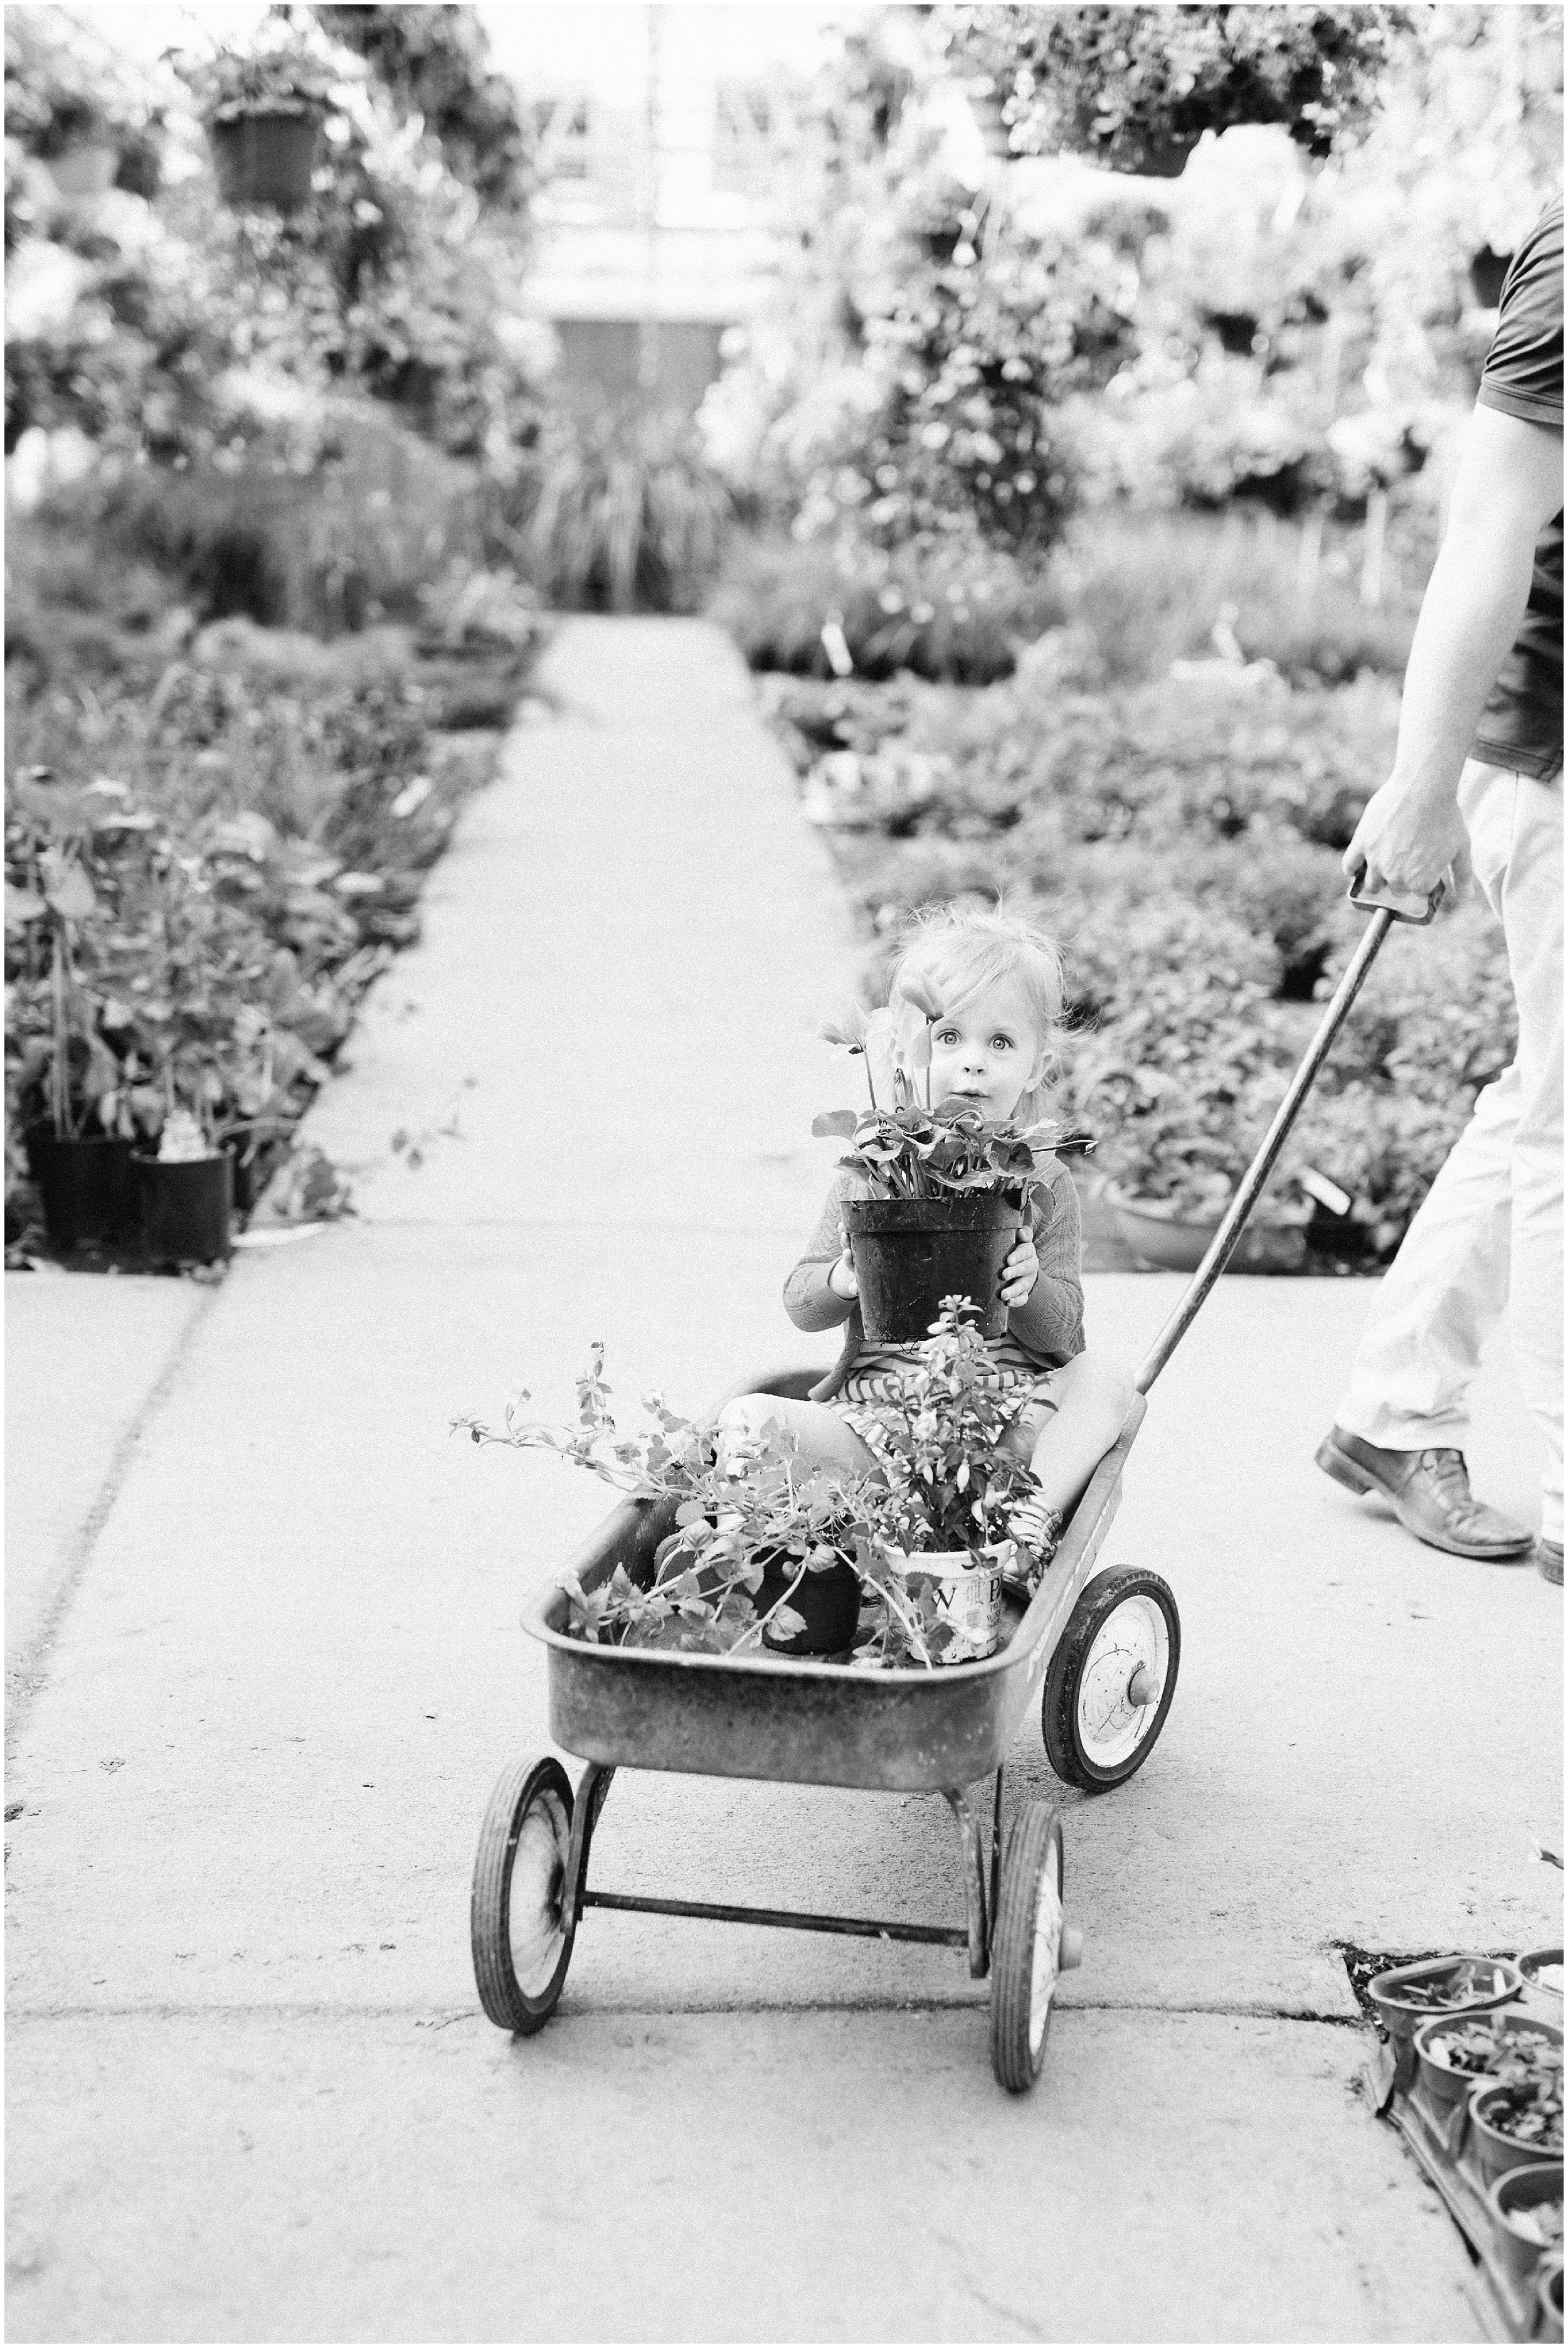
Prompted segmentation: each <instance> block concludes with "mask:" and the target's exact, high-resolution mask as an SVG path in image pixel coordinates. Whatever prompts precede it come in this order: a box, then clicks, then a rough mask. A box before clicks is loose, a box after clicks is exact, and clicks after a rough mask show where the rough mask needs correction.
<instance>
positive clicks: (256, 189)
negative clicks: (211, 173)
mask: <svg viewBox="0 0 1568 2348" xmlns="http://www.w3.org/2000/svg"><path fill="white" fill-rule="evenodd" d="M323 120H324V116H323V115H321V114H284V113H278V112H257V113H255V114H233V115H231V116H230V117H229V118H227V120H225V121H221V122H219V121H212V122H209V123H208V125H207V144H208V146H209V148H210V149H211V153H212V168H213V170H215V171H216V172H217V174H218V192H219V194H220V196H221V197H222V199H223V201H224V202H225V203H226V204H227V205H228V206H229V208H230V210H231V211H279V212H295V211H299V210H300V208H301V207H302V205H304V204H307V203H308V202H309V201H310V196H311V182H312V179H313V175H314V172H315V168H316V154H317V150H318V149H319V148H320V145H321V136H322V124H323Z"/></svg>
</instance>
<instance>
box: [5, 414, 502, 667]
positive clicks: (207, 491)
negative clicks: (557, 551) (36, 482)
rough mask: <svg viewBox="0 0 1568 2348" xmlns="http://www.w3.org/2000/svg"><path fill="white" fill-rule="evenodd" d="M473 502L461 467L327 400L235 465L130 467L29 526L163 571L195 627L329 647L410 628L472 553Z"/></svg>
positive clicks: (470, 479) (61, 501)
mask: <svg viewBox="0 0 1568 2348" xmlns="http://www.w3.org/2000/svg"><path fill="white" fill-rule="evenodd" d="M475 502H476V481H475V477H474V475H473V473H472V472H471V471H470V470H469V469H467V468H466V467H464V466H462V465H460V464H458V463H457V462H456V459H454V458H449V457H446V456H443V455H442V453H441V451H440V450H439V449H437V448H432V447H431V446H430V444H429V443H428V442H427V441H424V440H421V439H419V438H417V437H416V436H415V435H414V434H413V433H411V432H408V431H406V430H405V429H404V427H401V426H400V425H399V424H398V423H397V422H396V421H395V418H393V417H389V416H388V415H387V414H386V413H385V411H384V410H378V409H376V408H375V407H371V406H369V405H368V404H365V405H363V406H356V405H354V404H351V403H348V402H337V403H333V404H332V405H331V406H330V407H328V408H327V409H325V410H323V411H320V412H318V413H316V414H314V415H313V416H312V417H310V419H309V421H308V423H307V424H306V425H305V426H304V427H303V428H302V431H300V432H286V431H273V432H272V433H270V434H268V435H265V436H262V437H261V438H259V439H258V441H257V442H256V443H255V444H254V446H253V447H252V448H251V450H250V451H249V452H248V453H247V455H246V457H245V458H244V459H243V461H242V462H241V463H240V464H238V465H237V466H233V467H231V466H228V465H223V466H220V465H217V464H201V465H193V466H190V467H189V468H186V469H181V470H166V469H162V468H159V467H145V466H142V467H135V468H128V469H125V470H124V471H122V472H120V473H118V475H115V474H108V475H106V476H104V477H101V478H99V479H94V480H93V481H90V482H87V483H84V484H83V485H82V486H81V487H80V488H79V489H77V490H75V491H72V492H70V493H68V494H67V493H62V494H60V495H58V496H56V498H54V499H51V500H50V501H49V503H48V505H47V506H46V508H45V509H43V510H41V512H40V514H39V516H38V518H37V519H38V521H39V524H40V526H41V527H42V528H43V529H45V530H49V531H54V532H57V533H60V534H62V535H65V536H67V537H70V536H79V537H81V538H84V539H86V540H87V541H89V542H90V543H92V544H93V545H94V546H97V547H107V548H108V549H109V550H110V551H112V553H113V554H114V555H115V556H116V557H117V558H118V560H119V561H121V562H141V563H143V564H146V565H148V566H149V567H151V568H153V569H155V570H157V571H159V572H162V573H163V574H164V575H165V576H166V577H167V578H169V579H170V580H172V581H173V582H176V584H177V588H178V592H179V593H180V595H182V596H183V597H184V598H185V599H186V600H187V601H189V602H190V604H191V605H192V606H193V608H194V609H195V611H196V613H197V614H198V615H199V616H200V617H201V618H203V619H224V618H227V617H228V616H229V615H230V614H231V613H243V614H244V615H245V616H246V617H247V618H250V619H252V620H255V621H258V622H260V623H261V624H262V625H263V626H272V627H283V628H292V629H298V630H302V631H304V632H306V633H311V634H313V635H319V636H324V637H331V636H335V635H339V634H341V633H343V632H344V631H345V630H348V629H354V628H361V627H364V626H365V625H366V624H367V623H372V622H374V621H376V620H381V619H406V620H414V619H417V618H418V616H419V613H420V610H421V602H420V598H421V592H422V591H423V590H425V589H426V588H427V587H429V586H431V585H432V584H434V583H435V582H436V581H438V580H439V579H440V578H441V577H442V575H443V574H444V573H445V572H446V571H447V570H448V568H449V566H450V565H451V564H452V562H453V561H455V560H458V559H460V558H461V557H463V556H464V555H465V554H466V555H469V556H470V557H471V556H472V554H473V553H474V551H476V550H477V531H476V523H475Z"/></svg>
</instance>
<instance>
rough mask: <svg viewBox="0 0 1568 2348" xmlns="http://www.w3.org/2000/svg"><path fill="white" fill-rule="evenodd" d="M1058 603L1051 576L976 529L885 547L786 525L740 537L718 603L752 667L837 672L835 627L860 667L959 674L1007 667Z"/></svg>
mask: <svg viewBox="0 0 1568 2348" xmlns="http://www.w3.org/2000/svg"><path fill="white" fill-rule="evenodd" d="M1060 614H1061V603H1060V600H1059V598H1058V597H1057V596H1056V595H1055V594H1054V593H1053V592H1051V591H1050V589H1049V588H1047V587H1045V586H1043V585H1042V584H1040V582H1037V581H1036V580H1034V579H1031V578H1030V576H1029V574H1028V573H1027V572H1025V571H1024V570H1023V569H1022V567H1021V566H1020V565H1019V564H1018V563H1017V562H1016V561H1014V560H1013V559H1012V558H1011V557H1009V556H1008V555H1005V554H999V553H994V552H990V551H987V550H984V549H982V548H979V547H977V546H976V545H975V544H974V543H973V542H972V541H970V542H969V543H968V544H961V543H958V542H950V541H941V540H937V541H932V542H930V543H928V544H927V545H926V546H923V547H921V548H918V549H914V548H906V549H894V550H889V551H880V550H877V549H876V548H873V547H869V546H866V545H864V544H860V543H857V542H855V541H839V542H837V543H829V542H828V541H825V540H806V541H802V540H798V539H792V538H786V537H784V536H782V535H780V536H776V537H763V538H747V539H744V540H742V541H739V542H738V543H737V544H736V546H735V547H734V549H733V551H732V554H731V557H730V560H729V561H728V563H727V564H726V566H725V570H724V572H723V578H722V579H721V581H720V583H719V587H718V591H717V592H716V594H715V596H714V598H713V600H712V603H711V604H710V605H709V616H710V617H711V618H712V619H713V620H716V621H717V622H718V623H719V624H720V625H721V626H722V627H725V628H727V629H728V630H729V632H730V633H731V634H732V635H733V637H734V639H735V642H736V644H738V645H739V646H740V649H741V652H742V654H743V655H744V657H745V660H746V661H747V663H748V664H749V665H750V666H751V667H753V668H756V669H774V670H783V671H786V672H788V673H790V674H792V675H804V676H820V677H825V676H829V675H832V674H833V672H834V662H833V659H832V657H831V655H830V653H829V650H828V644H829V643H830V642H835V638H834V634H833V631H834V630H835V629H836V630H837V631H838V632H839V635H838V638H837V639H836V641H837V642H838V643H840V644H841V646H842V650H841V653H840V657H841V659H843V658H847V659H848V660H849V661H850V663H851V664H853V669H854V673H855V674H856V675H858V676H862V677H866V678H871V679H877V678H886V677H891V676H895V675H900V674H904V673H907V674H909V675H915V676H922V677H928V678H933V679H941V680H944V681H946V682H948V683H951V684H956V685H989V683H991V682H992V681H993V679H995V678H997V677H1002V676H1006V675H1009V674H1010V672H1011V670H1012V667H1013V664H1014V662H1015V660H1016V658H1017V655H1018V650H1019V647H1020V644H1022V643H1024V642H1026V641H1027V640H1028V639H1029V638H1030V637H1031V636H1034V635H1037V634H1038V633H1040V629H1041V628H1042V627H1045V626H1047V625H1048V624H1049V623H1050V621H1051V620H1053V619H1055V618H1057V617H1059V616H1060Z"/></svg>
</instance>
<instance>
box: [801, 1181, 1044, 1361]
mask: <svg viewBox="0 0 1568 2348" xmlns="http://www.w3.org/2000/svg"><path fill="white" fill-rule="evenodd" d="M1026 1220H1027V1217H1026V1215H1025V1213H1024V1210H1023V1209H1022V1208H1021V1207H1019V1206H1017V1205H1015V1204H1014V1203H1013V1201H1012V1200H1009V1198H1008V1197H1007V1195H1006V1193H1005V1192H1004V1191H1000V1190H971V1191H969V1192H968V1193H967V1194H966V1195H965V1196H963V1197H960V1198H952V1199H850V1200H846V1201H845V1208H844V1226H845V1231H847V1232H848V1233H849V1245H850V1249H851V1251H852V1253H853V1255H854V1257H855V1277H856V1281H857V1282H859V1287H860V1314H861V1319H862V1320H863V1321H864V1322H865V1324H866V1342H867V1343H868V1344H873V1345H917V1344H919V1343H920V1341H921V1339H922V1338H923V1337H925V1336H927V1334H928V1333H929V1331H930V1327H931V1323H932V1322H933V1321H935V1319H936V1318H937V1315H938V1313H939V1312H940V1311H941V1309H942V1299H943V1298H944V1297H945V1296H967V1297H968V1298H969V1299H970V1301H971V1303H974V1304H976V1305H978V1306H979V1310H980V1314H981V1318H980V1321H979V1331H980V1334H981V1335H982V1336H985V1337H999V1336H1000V1335H1001V1334H1002V1332H1003V1330H1004V1329H1005V1328H1006V1327H1007V1307H1006V1305H1005V1304H1004V1303H1002V1301H1001V1290H1000V1278H1001V1268H1002V1265H1003V1264H1004V1263H1005V1262H1007V1259H1008V1257H1009V1254H1010V1253H1011V1251H1012V1250H1013V1248H1014V1247H1015V1246H1016V1244H1017V1241H1018V1235H1019V1231H1020V1227H1021V1226H1022V1225H1023V1224H1024V1222H1025V1221H1026Z"/></svg>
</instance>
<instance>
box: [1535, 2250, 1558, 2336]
mask: <svg viewBox="0 0 1568 2348" xmlns="http://www.w3.org/2000/svg"><path fill="white" fill-rule="evenodd" d="M1535 2309H1536V2313H1535V2337H1536V2339H1537V2340H1561V2339H1562V2337H1563V2260H1562V2259H1561V2257H1557V2258H1554V2259H1545V2260H1542V2267H1541V2272H1540V2273H1539V2274H1538V2275H1537V2276H1536V2278H1535Z"/></svg>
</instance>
